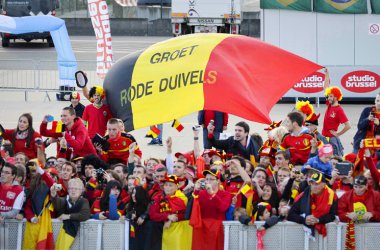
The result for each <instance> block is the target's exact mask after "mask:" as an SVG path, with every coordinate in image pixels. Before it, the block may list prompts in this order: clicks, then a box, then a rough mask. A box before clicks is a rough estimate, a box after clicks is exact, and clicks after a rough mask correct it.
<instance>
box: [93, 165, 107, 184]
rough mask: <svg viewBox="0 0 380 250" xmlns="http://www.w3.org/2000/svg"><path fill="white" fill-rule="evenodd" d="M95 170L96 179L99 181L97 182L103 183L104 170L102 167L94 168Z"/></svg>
mask: <svg viewBox="0 0 380 250" xmlns="http://www.w3.org/2000/svg"><path fill="white" fill-rule="evenodd" d="M95 172H96V180H97V181H98V182H99V183H104V182H105V180H104V177H103V174H104V173H105V172H106V171H105V170H104V169H103V168H98V169H96V170H95Z"/></svg>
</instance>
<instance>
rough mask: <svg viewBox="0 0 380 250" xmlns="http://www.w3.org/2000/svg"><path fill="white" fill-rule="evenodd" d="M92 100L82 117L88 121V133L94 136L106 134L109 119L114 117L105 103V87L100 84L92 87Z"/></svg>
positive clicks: (91, 136)
mask: <svg viewBox="0 0 380 250" xmlns="http://www.w3.org/2000/svg"><path fill="white" fill-rule="evenodd" d="M89 95H90V101H91V102H92V104H89V105H87V106H86V108H85V109H84V112H83V116H82V119H83V120H84V121H86V122H87V128H88V135H89V136H90V138H94V136H95V135H96V134H99V135H100V136H104V135H105V134H106V129H107V121H108V120H109V119H111V118H112V113H111V110H110V109H109V107H108V105H107V104H104V103H103V99H104V96H105V93H104V89H103V88H102V87H99V86H95V87H92V88H91V89H90V93H89Z"/></svg>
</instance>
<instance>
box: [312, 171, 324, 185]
mask: <svg viewBox="0 0 380 250" xmlns="http://www.w3.org/2000/svg"><path fill="white" fill-rule="evenodd" d="M309 181H310V182H315V183H321V182H324V181H325V178H324V176H323V174H322V173H314V174H313V175H312V176H311V178H310V180H309Z"/></svg>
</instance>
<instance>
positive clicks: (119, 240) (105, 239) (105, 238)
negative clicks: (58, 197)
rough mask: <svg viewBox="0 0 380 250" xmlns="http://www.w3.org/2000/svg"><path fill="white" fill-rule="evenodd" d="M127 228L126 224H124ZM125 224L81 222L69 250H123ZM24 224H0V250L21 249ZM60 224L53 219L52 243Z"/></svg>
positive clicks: (97, 221) (7, 221)
mask: <svg viewBox="0 0 380 250" xmlns="http://www.w3.org/2000/svg"><path fill="white" fill-rule="evenodd" d="M126 224H127V227H129V226H128V222H126ZM126 224H124V223H121V222H119V221H99V220H88V221H86V222H82V223H81V225H80V228H79V232H78V235H77V237H76V238H75V241H74V243H73V245H72V246H71V250H87V249H91V250H100V249H124V244H125V236H124V233H125V227H126ZM25 225H26V223H25V222H23V221H17V220H6V221H5V223H0V250H13V249H14V250H19V249H22V241H23V238H24V237H23V233H24V230H25ZM61 226H62V222H61V221H59V220H56V219H53V235H54V241H56V240H57V237H58V234H59V230H60V229H61Z"/></svg>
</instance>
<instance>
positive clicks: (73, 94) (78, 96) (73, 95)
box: [70, 91, 80, 101]
mask: <svg viewBox="0 0 380 250" xmlns="http://www.w3.org/2000/svg"><path fill="white" fill-rule="evenodd" d="M71 99H77V100H78V101H80V94H79V92H77V91H73V92H71V94H70V101H71Z"/></svg>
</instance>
